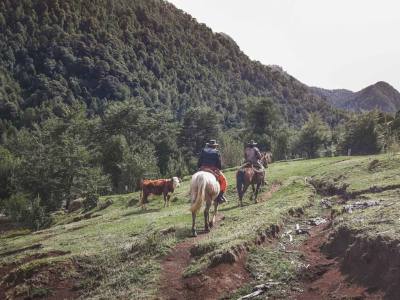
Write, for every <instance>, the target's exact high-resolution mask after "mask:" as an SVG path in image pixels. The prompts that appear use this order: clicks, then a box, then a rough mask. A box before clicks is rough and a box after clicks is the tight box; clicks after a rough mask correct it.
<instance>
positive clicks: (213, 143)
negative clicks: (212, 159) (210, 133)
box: [206, 140, 218, 147]
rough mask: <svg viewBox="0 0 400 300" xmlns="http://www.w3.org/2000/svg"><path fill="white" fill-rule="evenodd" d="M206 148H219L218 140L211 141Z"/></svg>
mask: <svg viewBox="0 0 400 300" xmlns="http://www.w3.org/2000/svg"><path fill="white" fill-rule="evenodd" d="M206 146H211V147H213V146H215V147H216V146H218V144H217V141H216V140H209V141H208V143H206Z"/></svg>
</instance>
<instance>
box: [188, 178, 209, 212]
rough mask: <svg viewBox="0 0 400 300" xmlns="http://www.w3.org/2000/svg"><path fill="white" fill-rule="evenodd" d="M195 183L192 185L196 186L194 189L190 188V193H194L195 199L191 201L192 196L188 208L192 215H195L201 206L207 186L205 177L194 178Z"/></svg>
mask: <svg viewBox="0 0 400 300" xmlns="http://www.w3.org/2000/svg"><path fill="white" fill-rule="evenodd" d="M194 180H195V182H193V183H192V184H195V185H196V188H195V189H193V187H191V191H192V193H193V192H194V191H195V193H196V194H195V195H194V196H195V198H194V200H193V194H192V206H191V207H190V211H191V212H192V213H197V212H198V211H199V209H200V208H201V206H202V205H203V202H204V200H205V197H206V186H207V180H206V177H203V176H197V177H195V178H194Z"/></svg>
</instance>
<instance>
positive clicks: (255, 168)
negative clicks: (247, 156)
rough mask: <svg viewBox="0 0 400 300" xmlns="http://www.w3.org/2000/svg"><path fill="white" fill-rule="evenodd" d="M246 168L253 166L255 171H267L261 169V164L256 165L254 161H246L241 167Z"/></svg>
mask: <svg viewBox="0 0 400 300" xmlns="http://www.w3.org/2000/svg"><path fill="white" fill-rule="evenodd" d="M246 168H252V169H253V171H254V172H256V173H260V174H262V173H264V171H265V169H264V168H262V169H260V168H259V165H255V164H253V163H251V162H245V163H244V164H243V165H242V166H241V167H240V169H246Z"/></svg>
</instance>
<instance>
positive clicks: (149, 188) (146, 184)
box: [140, 177, 180, 208]
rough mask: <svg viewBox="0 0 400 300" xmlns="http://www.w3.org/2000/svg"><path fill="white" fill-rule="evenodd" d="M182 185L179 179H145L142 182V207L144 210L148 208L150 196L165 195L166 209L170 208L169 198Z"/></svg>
mask: <svg viewBox="0 0 400 300" xmlns="http://www.w3.org/2000/svg"><path fill="white" fill-rule="evenodd" d="M179 184H180V180H179V178H178V177H172V178H171V179H155V180H153V179H143V180H142V181H141V182H140V187H141V196H140V205H141V206H142V208H146V204H147V203H148V200H147V198H148V197H149V196H150V195H163V196H164V207H165V206H169V198H170V197H171V195H170V194H172V193H173V192H174V190H175V188H177V187H178V186H179Z"/></svg>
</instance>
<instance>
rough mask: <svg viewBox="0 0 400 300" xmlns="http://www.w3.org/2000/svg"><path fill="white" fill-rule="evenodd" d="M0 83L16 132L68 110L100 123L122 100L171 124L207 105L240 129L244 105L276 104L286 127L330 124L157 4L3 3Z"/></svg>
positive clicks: (1, 113) (317, 104) (281, 75)
mask: <svg viewBox="0 0 400 300" xmlns="http://www.w3.org/2000/svg"><path fill="white" fill-rule="evenodd" d="M0 78H1V81H0V97H1V98H0V118H2V119H3V120H4V119H7V120H11V121H12V122H13V123H14V124H17V125H18V126H23V125H29V124H30V123H32V122H36V121H38V120H41V119H43V118H45V117H46V115H48V114H49V112H53V113H55V114H57V113H60V111H62V109H63V105H65V104H67V105H68V104H71V103H74V102H83V103H85V104H86V105H87V111H88V113H89V115H90V114H101V113H102V112H103V111H104V107H105V105H106V104H107V103H108V102H110V101H119V100H122V99H126V98H134V99H136V100H137V101H138V102H143V103H145V105H147V106H148V107H152V108H154V109H155V110H169V111H171V112H172V113H173V115H174V116H175V117H176V119H178V120H179V119H180V118H181V116H182V114H183V113H184V112H185V111H186V110H187V109H188V108H189V107H193V106H199V105H207V106H209V107H212V108H214V109H215V110H216V111H218V112H219V113H220V114H221V115H222V116H223V121H224V124H225V125H227V126H236V125H237V124H238V123H240V122H241V120H242V117H243V114H244V111H243V106H244V104H245V103H246V98H247V97H249V96H256V97H258V96H260V97H262V96H271V97H273V99H274V100H275V101H276V102H277V103H278V105H279V107H280V109H281V110H282V113H283V115H284V116H285V117H286V119H287V120H288V121H289V122H291V123H293V124H297V125H298V124H301V123H302V122H303V121H304V120H305V118H306V116H307V114H308V113H309V112H312V111H319V112H321V114H322V115H323V116H324V118H325V119H326V120H328V121H329V122H335V121H336V119H337V114H336V113H334V112H332V109H331V108H330V106H329V105H327V104H326V103H324V101H321V99H320V98H319V97H318V96H315V95H313V94H311V93H310V92H309V90H308V88H307V87H306V86H305V85H303V84H302V83H300V82H299V81H297V80H296V79H295V78H293V77H292V76H290V75H288V74H286V73H285V72H283V71H281V70H278V69H276V68H271V67H268V66H264V65H262V64H260V63H258V62H254V61H251V60H250V59H249V58H248V57H247V56H246V55H245V54H244V53H243V52H242V51H241V50H240V49H239V47H238V46H237V45H236V44H235V42H234V41H233V40H232V39H231V38H229V37H227V36H226V35H224V34H218V33H214V32H212V30H211V29H209V28H208V27H206V26H205V25H204V24H199V23H197V22H196V20H195V19H193V18H192V17H191V16H189V15H188V14H186V13H184V12H183V11H181V10H178V9H177V8H175V7H174V6H173V5H172V4H170V3H168V2H165V1H161V0H148V1H144V0H136V1H128V0H118V1H108V0H96V1H90V2H87V1H77V0H67V1H60V0H45V1H38V0H28V1H11V0H5V1H2V2H1V3H0Z"/></svg>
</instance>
